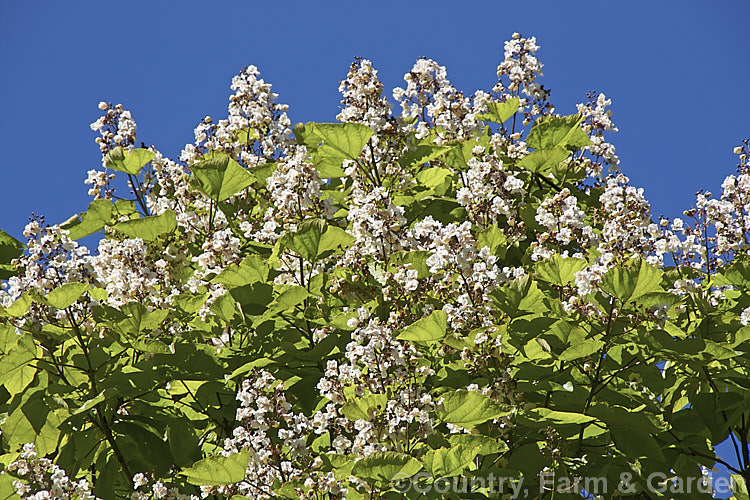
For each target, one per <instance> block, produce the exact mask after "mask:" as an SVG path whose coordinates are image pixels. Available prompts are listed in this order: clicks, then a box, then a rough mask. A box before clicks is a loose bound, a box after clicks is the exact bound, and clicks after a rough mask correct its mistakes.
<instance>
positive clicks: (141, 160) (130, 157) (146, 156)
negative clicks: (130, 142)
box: [104, 146, 156, 175]
mask: <svg viewBox="0 0 750 500" xmlns="http://www.w3.org/2000/svg"><path fill="white" fill-rule="evenodd" d="M155 156H156V155H155V154H154V153H153V152H152V151H149V150H148V149H143V148H140V149H133V150H132V151H128V152H127V153H126V152H125V150H124V149H123V148H122V146H117V147H116V148H115V149H113V150H112V151H110V152H109V153H107V155H106V156H105V157H104V166H105V167H107V168H109V169H112V170H117V171H118V172H125V173H126V174H130V175H138V174H139V173H140V171H141V168H143V166H144V165H146V163H148V162H150V161H151V160H153V159H154V157H155Z"/></svg>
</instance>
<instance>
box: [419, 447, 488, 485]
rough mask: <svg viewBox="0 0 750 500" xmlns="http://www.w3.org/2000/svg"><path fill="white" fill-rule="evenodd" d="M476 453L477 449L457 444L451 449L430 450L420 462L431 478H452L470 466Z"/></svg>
mask: <svg viewBox="0 0 750 500" xmlns="http://www.w3.org/2000/svg"><path fill="white" fill-rule="evenodd" d="M478 453H479V450H478V449H477V448H473V447H471V446H466V445H462V444H459V445H456V446H452V447H451V448H438V449H437V450H430V451H428V452H427V454H426V455H425V456H424V458H423V459H422V461H423V462H424V465H425V469H427V471H428V472H429V473H430V474H431V475H432V477H435V478H438V477H453V476H456V475H458V474H461V473H462V472H463V471H464V470H465V469H466V468H467V467H469V466H470V465H472V463H473V461H474V458H475V457H476V456H477V454H478Z"/></svg>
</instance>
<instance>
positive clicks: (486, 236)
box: [477, 224, 508, 255]
mask: <svg viewBox="0 0 750 500" xmlns="http://www.w3.org/2000/svg"><path fill="white" fill-rule="evenodd" d="M507 244H508V240H507V238H506V236H505V233H504V232H503V230H502V229H500V228H499V227H497V226H496V225H494V224H493V225H491V226H487V227H485V228H484V229H482V230H481V231H479V233H477V248H478V249H482V248H484V247H487V248H489V249H490V253H491V254H493V255H495V250H497V249H498V248H503V250H504V249H505V247H506V246H507ZM501 254H503V255H504V254H505V251H503V252H501Z"/></svg>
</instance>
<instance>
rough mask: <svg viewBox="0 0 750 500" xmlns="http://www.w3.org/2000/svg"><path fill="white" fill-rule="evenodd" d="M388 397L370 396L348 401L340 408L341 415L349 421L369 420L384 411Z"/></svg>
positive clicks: (383, 395) (381, 395)
mask: <svg viewBox="0 0 750 500" xmlns="http://www.w3.org/2000/svg"><path fill="white" fill-rule="evenodd" d="M386 403H388V396H386V395H385V394H370V395H368V396H364V397H361V398H355V399H350V400H349V401H347V402H346V403H345V404H344V406H342V407H341V414H342V415H344V416H345V417H346V418H348V419H349V420H352V421H354V420H370V419H371V418H373V416H374V415H378V414H379V413H380V412H382V411H383V410H384V409H385V406H386Z"/></svg>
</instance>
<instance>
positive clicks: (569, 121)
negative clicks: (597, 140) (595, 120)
mask: <svg viewBox="0 0 750 500" xmlns="http://www.w3.org/2000/svg"><path fill="white" fill-rule="evenodd" d="M582 119H583V117H582V116H581V115H580V114H578V115H569V116H543V117H541V118H539V119H537V121H536V123H534V125H533V126H532V127H531V132H529V136H528V137H527V138H526V144H527V145H528V147H530V148H534V149H544V148H554V147H555V146H563V147H567V146H570V147H572V148H582V147H585V146H588V145H589V144H591V141H590V140H589V138H588V136H587V135H586V133H585V132H584V131H583V130H582V129H581V127H580V123H581V120H582Z"/></svg>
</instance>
